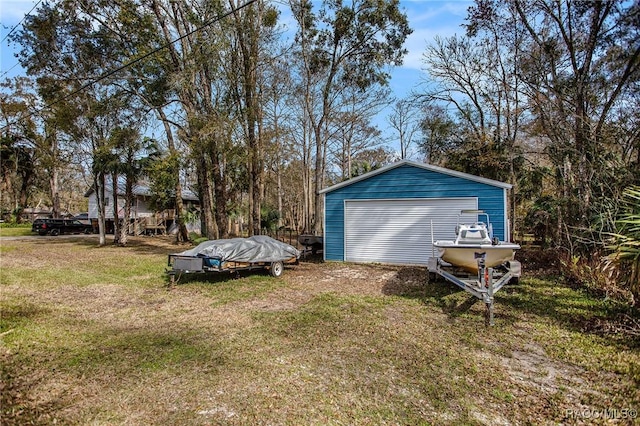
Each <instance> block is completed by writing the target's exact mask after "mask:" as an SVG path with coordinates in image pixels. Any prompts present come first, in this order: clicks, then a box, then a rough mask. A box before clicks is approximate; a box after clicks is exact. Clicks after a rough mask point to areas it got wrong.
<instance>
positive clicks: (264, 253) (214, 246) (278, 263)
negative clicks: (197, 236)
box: [166, 236, 300, 286]
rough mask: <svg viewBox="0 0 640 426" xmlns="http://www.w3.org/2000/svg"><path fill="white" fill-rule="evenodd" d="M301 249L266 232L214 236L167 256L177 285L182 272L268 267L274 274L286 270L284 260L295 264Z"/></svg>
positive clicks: (245, 269) (169, 272) (233, 270)
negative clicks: (263, 233) (229, 237)
mask: <svg viewBox="0 0 640 426" xmlns="http://www.w3.org/2000/svg"><path fill="white" fill-rule="evenodd" d="M299 258H300V251H298V250H297V249H296V248H295V247H293V246H290V245H289V244H286V243H283V242H281V241H278V240H274V239H273V238H270V237H267V236H254V237H250V238H233V239H228V240H211V241H205V242H204V243H201V244H200V245H198V246H197V247H195V248H193V249H191V250H186V251H184V252H182V253H176V254H170V255H169V256H168V260H167V266H168V267H169V269H168V270H167V271H166V272H167V274H168V275H169V277H170V283H169V285H170V286H172V285H174V284H175V283H176V282H177V280H179V279H180V277H181V276H182V275H183V274H194V273H205V274H206V273H225V272H227V273H234V272H236V273H238V272H240V271H252V270H267V271H269V273H270V274H271V275H272V276H274V277H279V276H281V275H282V273H283V272H284V265H285V264H296V263H298V259H299Z"/></svg>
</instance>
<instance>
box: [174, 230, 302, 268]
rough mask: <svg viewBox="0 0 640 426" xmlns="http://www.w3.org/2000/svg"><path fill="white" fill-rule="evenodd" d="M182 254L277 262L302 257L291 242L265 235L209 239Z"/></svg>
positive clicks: (243, 260)
mask: <svg viewBox="0 0 640 426" xmlns="http://www.w3.org/2000/svg"><path fill="white" fill-rule="evenodd" d="M178 254H179V255H180V256H192V257H213V258H218V259H220V260H221V261H223V262H246V263H251V262H277V261H279V260H287V259H291V258H292V257H295V258H296V259H297V258H298V257H300V252H299V251H298V250H297V249H296V248H295V247H293V246H290V245H289V244H286V243H283V242H280V241H278V240H274V239H273V238H270V237H267V236H265V235H256V236H253V237H249V238H232V239H230V240H209V241H205V242H203V243H201V244H199V245H198V246H197V247H194V248H192V249H191V250H186V251H183V252H182V253H178Z"/></svg>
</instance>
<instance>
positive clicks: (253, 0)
mask: <svg viewBox="0 0 640 426" xmlns="http://www.w3.org/2000/svg"><path fill="white" fill-rule="evenodd" d="M257 1H258V0H248V1H246V2H245V3H243V4H241V5H240V6H238V7H237V8H235V9H231V10H229V11H228V12H225V13H223V14H222V15H218V16H216V17H215V18H213V19H211V20H209V21H207V22H205V23H204V24H202V25H201V26H199V27H197V28H195V29H193V30H191V31H189V32H188V33H186V34H184V35H182V36H180V37H178V38H176V39H174V40H171V41H169V42H167V43H165V44H163V45H161V46H159V47H157V48H155V49H153V50H152V51H150V52H148V53H145V54H144V55H142V56H140V57H138V58H135V59H133V60H131V61H129V62H126V63H125V64H123V65H121V66H119V67H118V68H116V69H113V70H111V71H107V72H105V73H104V74H102V75H100V76H99V77H98V78H96V79H95V80H91V81H89V82H88V83H85V84H84V85H82V86H80V87H79V88H78V89H76V90H74V91H73V92H71V93H69V94H67V95H66V96H63V97H61V98H59V99H56V100H54V101H52V102H50V103H48V104H46V105H45V106H43V107H42V108H39V109H36V110H35V111H33V112H30V113H27V114H23V115H21V116H20V117H18V118H17V119H16V120H14V121H12V122H11V123H8V124H7V125H5V126H3V127H2V128H1V129H0V130H4V129H6V128H7V127H10V126H12V125H14V124H17V123H18V122H20V121H22V120H24V119H26V118H29V117H32V116H33V115H35V114H37V113H40V112H41V111H44V110H45V109H47V108H51V107H52V106H54V105H56V104H58V103H60V102H63V101H66V100H67V99H69V98H71V97H72V96H75V95H77V94H78V93H80V92H82V91H83V90H85V89H86V88H88V87H91V86H93V85H94V84H96V83H98V82H100V81H102V80H104V79H106V78H108V77H110V76H112V75H114V74H117V73H118V72H120V71H122V70H124V69H126V68H128V67H130V66H132V65H134V64H136V63H138V62H140V61H142V60H143V59H146V58H148V57H149V56H152V55H154V54H156V53H158V52H159V51H161V50H163V49H166V48H167V47H169V46H171V45H172V44H174V43H177V42H179V41H180V40H182V39H184V38H186V37H189V36H191V35H192V34H195V33H197V32H198V31H201V30H203V29H204V28H206V27H208V26H210V25H212V24H215V23H216V22H218V21H221V20H222V19H224V18H226V17H227V16H229V15H231V14H233V13H234V12H237V11H238V10H242V9H244V8H245V7H247V6H250V5H251V4H253V3H255V2H257Z"/></svg>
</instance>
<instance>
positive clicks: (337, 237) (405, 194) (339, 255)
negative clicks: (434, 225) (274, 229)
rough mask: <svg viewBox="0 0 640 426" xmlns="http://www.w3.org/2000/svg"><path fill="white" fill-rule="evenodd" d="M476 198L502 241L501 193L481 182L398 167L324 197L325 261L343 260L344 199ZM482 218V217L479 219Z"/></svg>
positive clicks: (497, 189)
mask: <svg viewBox="0 0 640 426" xmlns="http://www.w3.org/2000/svg"><path fill="white" fill-rule="evenodd" d="M463 197H477V198H478V208H479V209H480V210H484V211H486V212H487V213H488V214H489V218H490V220H491V223H492V225H493V232H494V235H495V236H496V237H498V238H500V239H501V240H504V239H505V229H504V224H505V217H504V214H505V205H504V203H505V190H504V189H503V188H499V187H496V186H492V185H488V184H485V183H480V182H474V181H471V180H468V179H464V178H460V177H456V176H451V175H447V174H444V173H438V172H434V171H431V170H425V169H422V168H419V167H413V166H410V165H402V166H399V167H396V168H393V169H390V170H388V171H386V172H384V173H381V174H378V175H375V176H372V177H370V178H368V179H365V180H361V181H359V182H355V183H353V184H351V185H347V186H344V187H342V188H338V189H336V190H334V191H331V192H327V193H326V194H325V235H324V253H325V259H326V260H344V200H366V199H395V198H463ZM480 219H482V220H483V219H484V218H480Z"/></svg>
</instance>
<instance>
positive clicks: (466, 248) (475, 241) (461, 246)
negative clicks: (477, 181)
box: [433, 210, 520, 272]
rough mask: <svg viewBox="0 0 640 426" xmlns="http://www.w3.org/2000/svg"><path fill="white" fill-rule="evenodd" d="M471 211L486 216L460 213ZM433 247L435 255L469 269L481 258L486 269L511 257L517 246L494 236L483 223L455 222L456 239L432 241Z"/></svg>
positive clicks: (489, 228)
mask: <svg viewBox="0 0 640 426" xmlns="http://www.w3.org/2000/svg"><path fill="white" fill-rule="evenodd" d="M471 212H473V213H478V214H484V215H487V214H486V213H485V212H481V211H476V210H474V211H469V210H463V211H462V212H461V213H463V214H464V213H471ZM487 222H488V215H487ZM433 246H434V247H435V248H437V249H438V257H440V258H441V259H442V260H444V261H445V262H448V263H450V264H452V265H455V266H457V267H459V268H462V269H464V270H466V271H468V272H475V271H477V270H478V259H479V258H482V259H484V265H485V266H486V267H487V268H494V267H496V266H499V265H502V264H503V263H505V262H508V261H510V260H513V259H514V257H515V252H516V250H518V249H520V246H519V245H518V244H514V243H509V242H505V241H499V240H498V239H497V238H494V237H493V235H492V229H491V226H490V225H488V224H487V223H484V222H473V223H462V224H461V223H458V226H456V239H455V240H453V241H450V240H444V241H435V242H434V243H433Z"/></svg>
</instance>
